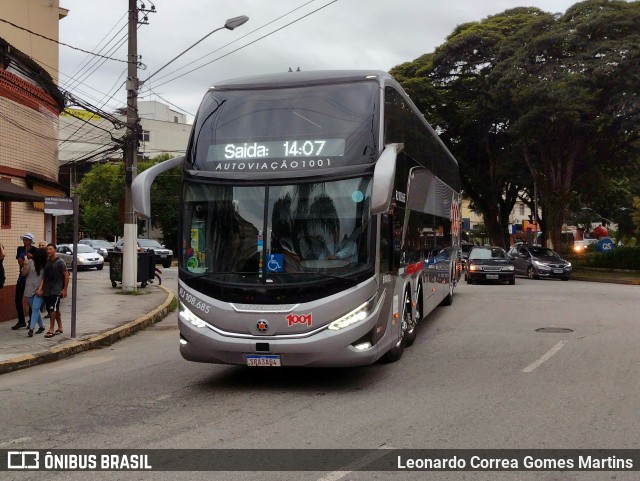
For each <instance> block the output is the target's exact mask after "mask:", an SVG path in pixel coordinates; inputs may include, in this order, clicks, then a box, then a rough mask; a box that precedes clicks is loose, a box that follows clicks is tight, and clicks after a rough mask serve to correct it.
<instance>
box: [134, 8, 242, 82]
mask: <svg viewBox="0 0 640 481" xmlns="http://www.w3.org/2000/svg"><path fill="white" fill-rule="evenodd" d="M247 20H249V17H247V16H246V15H240V16H239V17H233V18H229V19H227V21H226V22H224V26H223V27H218V28H216V29H215V30H212V31H211V32H209V33H208V34H206V35H205V36H204V37H202V38H201V39H200V40H198V41H197V42H196V43H194V44H193V45H191V46H190V47H188V48H187V49H185V50H184V51H182V52H181V53H179V54H178V55H176V56H175V57H173V58H172V59H171V60H169V61H168V62H167V63H165V64H164V65H163V66H162V67H160V68H159V69H158V70H156V71H155V72H153V73H152V74H151V75H149V76H148V77H147V79H146V80H144V81H142V82H140V85H142V84H143V83H145V82H148V81H149V79H151V77H154V76H155V75H157V74H158V73H159V72H161V71H162V70H164V69H165V68H166V67H168V66H169V65H170V64H172V63H173V62H175V61H176V60H178V59H179V58H180V57H182V56H183V55H184V54H185V53H187V52H188V51H189V50H191V49H192V48H193V47H195V46H196V45H198V44H199V43H200V42H202V41H203V40H205V39H207V38H209V37H210V36H211V35H213V34H214V33H216V32H218V31H220V30H224V29H225V28H226V29H227V30H233V29H234V28H236V27H239V26H240V25H244V24H245V23H247Z"/></svg>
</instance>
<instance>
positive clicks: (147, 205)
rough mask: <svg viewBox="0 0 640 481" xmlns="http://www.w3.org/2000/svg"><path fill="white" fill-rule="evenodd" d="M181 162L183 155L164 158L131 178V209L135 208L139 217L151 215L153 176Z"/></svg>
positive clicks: (147, 217)
mask: <svg viewBox="0 0 640 481" xmlns="http://www.w3.org/2000/svg"><path fill="white" fill-rule="evenodd" d="M183 162H184V156H181V157H174V158H173V159H168V160H165V161H163V162H160V163H158V164H156V165H154V166H153V167H150V168H148V169H147V170H145V171H144V172H142V173H141V174H139V175H138V176H136V178H135V179H133V183H132V184H131V194H132V197H133V210H135V211H136V213H137V214H138V215H139V216H140V217H144V218H146V219H149V218H150V217H151V184H153V181H154V180H155V178H156V177H157V176H158V175H160V174H162V173H163V172H166V171H167V170H170V169H173V168H174V167H178V166H179V165H182V163H183Z"/></svg>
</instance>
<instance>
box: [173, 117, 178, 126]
mask: <svg viewBox="0 0 640 481" xmlns="http://www.w3.org/2000/svg"><path fill="white" fill-rule="evenodd" d="M173 122H174V123H176V124H177V123H178V117H176V116H175V115H174V116H173Z"/></svg>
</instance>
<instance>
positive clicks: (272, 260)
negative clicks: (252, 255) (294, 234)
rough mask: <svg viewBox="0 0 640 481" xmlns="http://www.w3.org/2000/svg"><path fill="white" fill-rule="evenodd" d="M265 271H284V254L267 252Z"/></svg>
mask: <svg viewBox="0 0 640 481" xmlns="http://www.w3.org/2000/svg"><path fill="white" fill-rule="evenodd" d="M267 272H284V254H269V261H268V262H267Z"/></svg>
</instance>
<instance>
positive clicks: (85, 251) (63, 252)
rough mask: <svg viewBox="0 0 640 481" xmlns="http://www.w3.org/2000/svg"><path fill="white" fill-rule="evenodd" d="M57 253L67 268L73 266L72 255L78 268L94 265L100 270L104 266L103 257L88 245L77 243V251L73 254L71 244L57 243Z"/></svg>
mask: <svg viewBox="0 0 640 481" xmlns="http://www.w3.org/2000/svg"><path fill="white" fill-rule="evenodd" d="M57 253H58V257H59V258H60V259H62V260H63V261H64V262H65V264H67V268H69V269H71V268H72V267H73V262H74V257H75V259H77V261H78V270H80V269H90V268H92V267H95V268H96V269H98V270H99V271H101V270H102V268H103V267H104V258H103V257H102V256H101V255H100V254H98V253H97V252H96V251H95V250H93V249H92V248H91V247H89V246H88V245H84V244H78V251H77V252H76V255H75V256H74V255H73V244H59V245H58V249H57Z"/></svg>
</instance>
